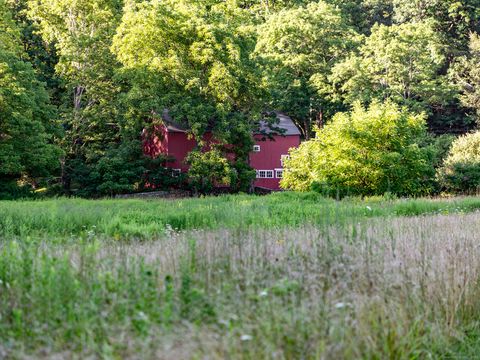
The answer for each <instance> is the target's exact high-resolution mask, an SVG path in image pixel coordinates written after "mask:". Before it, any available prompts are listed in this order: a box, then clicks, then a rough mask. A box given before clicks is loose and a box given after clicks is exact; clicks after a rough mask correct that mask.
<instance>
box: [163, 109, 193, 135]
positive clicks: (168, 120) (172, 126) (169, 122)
mask: <svg viewBox="0 0 480 360" xmlns="http://www.w3.org/2000/svg"><path fill="white" fill-rule="evenodd" d="M162 119H163V121H164V122H165V126H166V127H167V130H168V131H171V132H182V133H185V132H187V128H186V127H185V126H182V125H180V124H178V123H176V122H175V121H173V119H172V116H171V115H170V112H169V111H168V110H167V109H165V110H163V113H162Z"/></svg>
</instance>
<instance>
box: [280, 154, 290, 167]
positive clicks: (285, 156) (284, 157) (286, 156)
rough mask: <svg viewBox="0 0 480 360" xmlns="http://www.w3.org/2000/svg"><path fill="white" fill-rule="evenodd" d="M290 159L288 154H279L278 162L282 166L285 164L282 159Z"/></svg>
mask: <svg viewBox="0 0 480 360" xmlns="http://www.w3.org/2000/svg"><path fill="white" fill-rule="evenodd" d="M288 159H290V155H282V156H280V163H281V164H282V167H283V166H285V163H284V161H285V160H288Z"/></svg>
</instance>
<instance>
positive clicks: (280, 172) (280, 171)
mask: <svg viewBox="0 0 480 360" xmlns="http://www.w3.org/2000/svg"><path fill="white" fill-rule="evenodd" d="M275 178H277V179H281V178H283V169H275Z"/></svg>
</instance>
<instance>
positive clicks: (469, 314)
mask: <svg viewBox="0 0 480 360" xmlns="http://www.w3.org/2000/svg"><path fill="white" fill-rule="evenodd" d="M478 208H480V198H474V197H470V198H454V199H443V200H439V199H416V200H412V199H410V200H406V199H399V200H387V199H382V198H371V199H365V200H361V199H345V200H342V201H335V200H332V199H325V198H322V197H320V196H319V195H317V194H313V193H308V194H295V193H278V194H273V195H270V196H265V197H254V196H247V195H241V196H225V197H218V198H204V199H185V200H175V201H166V200H165V201H164V200H150V201H141V200H100V201H87V200H80V199H58V200H46V201H18V202H0V357H6V358H32V357H33V358H51V357H53V356H56V357H57V358H68V359H69V358H86V357H92V358H113V359H115V358H118V359H123V358H132V359H133V358H138V357H139V356H140V355H139V354H142V356H141V357H142V358H152V359H162V358H164V359H171V358H176V359H183V358H206V357H207V358H213V359H217V358H218V359H223V358H242V359H243V358H245V359H257V358H265V359H270V358H272V359H273V358H275V359H294V358H295V359H296V358H304V359H310V358H312V359H314V358H326V359H341V358H346V359H358V358H368V359H414V358H442V357H443V358H471V357H472V356H475V354H476V353H478V350H477V349H478V347H479V346H480V343H479V341H478V340H477V339H478V337H477V334H479V333H480V327H478V325H477V324H478V321H479V320H480V316H479V315H478V314H480V301H479V299H480V281H479V280H480V262H479V261H478V258H480V247H479V246H478V244H479V240H478V239H479V236H478V234H480V213H477V212H476V211H475V210H477V209H478Z"/></svg>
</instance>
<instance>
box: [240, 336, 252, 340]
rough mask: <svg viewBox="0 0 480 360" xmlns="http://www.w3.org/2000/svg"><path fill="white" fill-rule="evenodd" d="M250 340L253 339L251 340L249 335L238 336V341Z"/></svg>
mask: <svg viewBox="0 0 480 360" xmlns="http://www.w3.org/2000/svg"><path fill="white" fill-rule="evenodd" d="M252 339H253V338H252V336H251V335H242V336H240V340H242V341H250V340H252Z"/></svg>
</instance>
